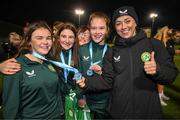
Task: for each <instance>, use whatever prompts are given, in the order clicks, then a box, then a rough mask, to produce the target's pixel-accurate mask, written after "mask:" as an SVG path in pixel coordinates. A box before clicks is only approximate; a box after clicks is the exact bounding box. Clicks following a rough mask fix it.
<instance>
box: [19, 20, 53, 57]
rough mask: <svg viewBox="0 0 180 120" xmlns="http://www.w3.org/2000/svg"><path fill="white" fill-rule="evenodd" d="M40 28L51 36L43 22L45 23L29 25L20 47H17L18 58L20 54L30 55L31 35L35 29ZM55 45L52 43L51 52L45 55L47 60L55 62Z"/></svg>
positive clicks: (39, 22)
mask: <svg viewBox="0 0 180 120" xmlns="http://www.w3.org/2000/svg"><path fill="white" fill-rule="evenodd" d="M40 28H44V29H47V30H48V31H49V32H50V33H51V36H52V30H51V28H50V27H49V26H48V24H47V23H46V22H45V21H37V22H33V23H31V24H30V25H29V27H28V31H27V33H26V34H25V36H24V38H23V40H22V42H21V45H20V47H19V51H18V56H19V55H21V54H27V53H32V48H31V45H30V42H31V39H32V38H31V37H32V34H33V32H34V31H36V30H37V29H40ZM55 49H56V48H55V45H54V43H53V44H52V48H51V50H50V51H49V53H48V54H47V55H46V57H47V58H49V59H53V60H55V59H56V58H55V52H56V50H55Z"/></svg>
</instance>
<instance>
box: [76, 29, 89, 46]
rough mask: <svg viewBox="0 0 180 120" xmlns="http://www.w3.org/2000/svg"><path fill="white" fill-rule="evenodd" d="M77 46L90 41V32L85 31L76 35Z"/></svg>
mask: <svg viewBox="0 0 180 120" xmlns="http://www.w3.org/2000/svg"><path fill="white" fill-rule="evenodd" d="M78 40H79V45H84V44H86V43H88V42H89V41H90V32H89V30H86V31H84V32H80V33H79V34H78Z"/></svg>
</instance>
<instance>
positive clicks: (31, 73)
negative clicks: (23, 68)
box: [26, 70, 36, 77]
mask: <svg viewBox="0 0 180 120" xmlns="http://www.w3.org/2000/svg"><path fill="white" fill-rule="evenodd" d="M26 74H27V75H28V77H33V76H36V74H35V73H34V70H32V71H31V72H28V71H27V72H26Z"/></svg>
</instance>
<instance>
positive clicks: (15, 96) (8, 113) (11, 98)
mask: <svg viewBox="0 0 180 120" xmlns="http://www.w3.org/2000/svg"><path fill="white" fill-rule="evenodd" d="M20 73H21V72H18V73H16V74H14V75H9V76H5V77H4V81H3V116H4V118H5V119H7V118H8V119H15V118H19V117H20V116H19V106H20V82H19V81H20V80H21V79H22V78H20V75H21V74H20ZM21 76H22V75H21Z"/></svg>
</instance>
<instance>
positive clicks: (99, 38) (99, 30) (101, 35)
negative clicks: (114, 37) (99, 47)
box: [90, 17, 108, 44]
mask: <svg viewBox="0 0 180 120" xmlns="http://www.w3.org/2000/svg"><path fill="white" fill-rule="evenodd" d="M90 34H91V38H92V40H93V41H94V42H95V43H98V44H104V42H105V39H106V36H107V34H108V26H107V25H106V21H105V19H104V18H101V17H94V18H93V19H92V20H91V22H90Z"/></svg>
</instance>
